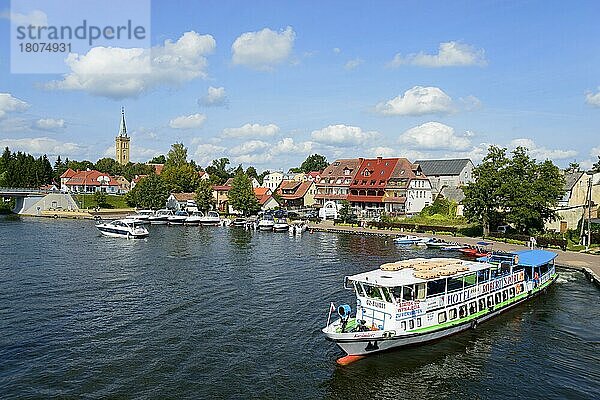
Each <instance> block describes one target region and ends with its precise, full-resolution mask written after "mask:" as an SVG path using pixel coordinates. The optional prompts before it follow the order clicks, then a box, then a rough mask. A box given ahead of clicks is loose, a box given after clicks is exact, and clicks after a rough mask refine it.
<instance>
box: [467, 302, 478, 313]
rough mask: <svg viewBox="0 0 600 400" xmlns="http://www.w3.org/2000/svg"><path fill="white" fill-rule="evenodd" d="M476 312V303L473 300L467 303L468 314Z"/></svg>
mask: <svg viewBox="0 0 600 400" xmlns="http://www.w3.org/2000/svg"><path fill="white" fill-rule="evenodd" d="M476 312H477V303H475V302H474V301H472V302H470V303H469V314H475V313H476Z"/></svg>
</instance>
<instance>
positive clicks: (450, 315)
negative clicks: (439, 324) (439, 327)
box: [448, 308, 456, 320]
mask: <svg viewBox="0 0 600 400" xmlns="http://www.w3.org/2000/svg"><path fill="white" fill-rule="evenodd" d="M448 318H450V319H451V320H452V319H456V308H451V309H450V310H448Z"/></svg>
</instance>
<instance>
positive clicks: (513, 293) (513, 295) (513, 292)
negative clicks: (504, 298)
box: [508, 287, 515, 298]
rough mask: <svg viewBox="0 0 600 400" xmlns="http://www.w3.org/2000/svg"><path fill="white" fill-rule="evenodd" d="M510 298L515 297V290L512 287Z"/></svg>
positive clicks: (509, 292)
mask: <svg viewBox="0 0 600 400" xmlns="http://www.w3.org/2000/svg"><path fill="white" fill-rule="evenodd" d="M508 296H509V297H511V298H512V297H515V288H514V287H511V288H510V289H508Z"/></svg>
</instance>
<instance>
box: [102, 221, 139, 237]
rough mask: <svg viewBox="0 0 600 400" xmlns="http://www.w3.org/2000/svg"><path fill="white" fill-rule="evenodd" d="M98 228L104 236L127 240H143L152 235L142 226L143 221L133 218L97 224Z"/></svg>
mask: <svg viewBox="0 0 600 400" xmlns="http://www.w3.org/2000/svg"><path fill="white" fill-rule="evenodd" d="M96 228H98V230H99V231H100V232H101V233H102V234H103V235H104V236H110V237H123V238H127V239H141V238H145V237H147V236H148V235H149V234H150V232H148V229H146V228H145V227H144V226H143V225H142V222H141V221H139V220H137V219H133V218H123V219H117V220H114V221H110V222H101V223H98V224H96Z"/></svg>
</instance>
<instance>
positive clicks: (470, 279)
mask: <svg viewBox="0 0 600 400" xmlns="http://www.w3.org/2000/svg"><path fill="white" fill-rule="evenodd" d="M462 279H463V281H464V282H465V288H468V287H471V286H475V284H476V283H477V280H476V279H477V275H476V274H475V273H472V274H469V275H465V276H463V277H462Z"/></svg>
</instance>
